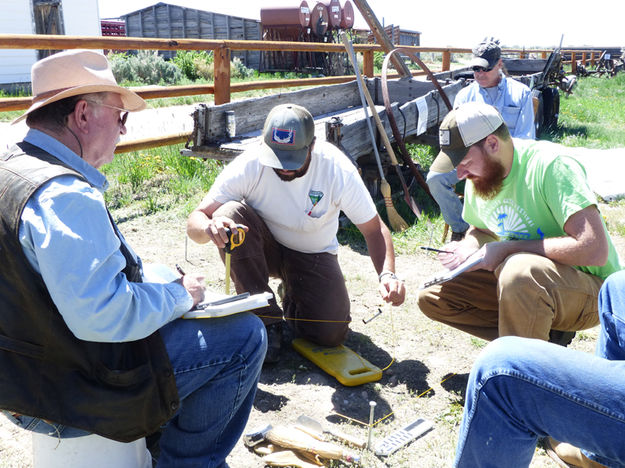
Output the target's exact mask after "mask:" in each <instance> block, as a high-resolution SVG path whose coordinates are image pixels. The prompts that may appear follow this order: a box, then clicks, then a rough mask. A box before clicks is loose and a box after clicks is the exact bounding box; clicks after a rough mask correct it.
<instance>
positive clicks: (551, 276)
mask: <svg viewBox="0 0 625 468" xmlns="http://www.w3.org/2000/svg"><path fill="white" fill-rule="evenodd" d="M602 283H603V280H602V279H601V278H599V277H597V276H594V275H591V274H588V273H583V272H581V271H579V270H577V269H575V268H573V267H570V266H567V265H562V264H559V263H555V262H553V261H551V260H549V259H548V258H546V257H543V256H541V255H534V254H528V253H519V254H514V255H511V256H509V257H508V258H506V260H505V261H504V262H502V263H501V265H499V267H497V269H496V270H495V271H494V272H489V271H486V270H477V271H472V272H469V273H463V274H461V275H460V276H458V277H456V278H454V279H453V280H451V281H448V282H446V283H442V284H439V285H436V286H432V287H430V288H427V289H424V290H423V291H421V292H420V293H419V307H420V309H421V311H422V312H423V313H424V314H425V315H427V316H428V317H430V318H431V319H433V320H436V321H439V322H442V323H445V324H447V325H451V326H452V327H455V328H458V329H460V330H462V331H465V332H467V333H471V334H472V335H475V336H478V337H480V338H484V339H486V340H494V339H495V338H497V337H499V336H506V335H515V336H522V337H527V338H539V339H542V340H548V339H549V330H551V329H554V330H560V331H577V330H583V329H586V328H592V327H594V326H595V325H597V324H598V323H599V315H598V310H597V298H598V295H599V289H600V287H601V284H602Z"/></svg>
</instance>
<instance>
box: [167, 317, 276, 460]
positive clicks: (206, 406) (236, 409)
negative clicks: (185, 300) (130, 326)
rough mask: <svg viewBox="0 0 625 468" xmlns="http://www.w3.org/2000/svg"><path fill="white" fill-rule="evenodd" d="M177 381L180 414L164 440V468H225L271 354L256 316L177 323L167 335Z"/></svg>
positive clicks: (174, 323) (169, 328) (172, 422)
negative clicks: (264, 366)
mask: <svg viewBox="0 0 625 468" xmlns="http://www.w3.org/2000/svg"><path fill="white" fill-rule="evenodd" d="M161 335H162V336H163V340H164V342H165V346H166V348H167V352H168V354H169V357H170V360H171V365H172V367H173V370H174V375H175V377H176V385H177V387H178V395H179V397H180V410H179V411H178V413H176V415H175V416H174V417H173V418H172V419H171V420H170V421H169V422H168V423H167V425H166V426H165V427H164V429H163V433H162V435H161V439H160V449H161V450H160V456H159V459H158V465H157V466H158V467H159V468H164V467H167V468H169V467H172V468H173V467H176V468H186V467H197V466H202V467H224V466H227V464H226V462H225V459H226V457H227V456H228V454H229V453H230V451H231V450H232V448H233V447H234V445H235V444H236V442H237V441H238V440H239V437H240V436H241V433H242V432H243V429H244V428H245V425H246V423H247V420H248V417H249V413H250V410H251V409H252V403H253V402H254V397H255V395H256V384H257V383H258V378H259V376H260V371H261V367H262V364H263V360H264V358H265V352H266V350H267V335H266V332H265V327H264V326H263V324H262V322H261V321H260V319H259V318H258V317H256V316H255V315H253V314H251V313H242V314H234V315H230V316H227V317H223V318H217V319H198V320H182V319H181V320H175V321H174V322H171V323H169V324H168V325H166V326H164V327H163V328H162V329H161Z"/></svg>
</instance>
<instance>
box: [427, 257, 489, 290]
mask: <svg viewBox="0 0 625 468" xmlns="http://www.w3.org/2000/svg"><path fill="white" fill-rule="evenodd" d="M483 258H484V256H483V255H471V256H470V257H469V258H467V259H466V260H465V261H464V262H462V263H461V264H460V265H458V266H457V267H456V268H454V269H453V270H445V271H442V272H440V273H437V274H435V275H434V276H432V277H430V278H429V279H427V280H426V281H424V282H423V284H422V285H421V286H420V287H419V289H425V288H429V287H430V286H434V285H435V284H441V283H444V282H445V281H449V280H450V279H453V278H455V277H456V276H458V275H459V274H461V273H464V272H465V271H467V270H468V269H469V268H471V267H472V266H475V265H477V264H478V263H480V262H481V261H482V259H483Z"/></svg>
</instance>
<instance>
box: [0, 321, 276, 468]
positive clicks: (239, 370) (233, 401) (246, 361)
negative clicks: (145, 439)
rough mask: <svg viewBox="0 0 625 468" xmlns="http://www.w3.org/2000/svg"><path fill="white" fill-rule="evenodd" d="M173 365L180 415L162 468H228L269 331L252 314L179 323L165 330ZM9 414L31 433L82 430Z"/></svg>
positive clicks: (170, 426)
mask: <svg viewBox="0 0 625 468" xmlns="http://www.w3.org/2000/svg"><path fill="white" fill-rule="evenodd" d="M160 332H161V336H162V337H163V341H164V343H165V347H166V348H167V352H168V354H169V358H170V361H171V365H172V368H173V370H174V375H175V378H176V386H177V388H178V395H179V397H180V409H179V410H178V412H177V413H176V415H175V416H174V417H173V418H172V419H171V420H170V421H168V423H167V424H166V425H165V426H164V428H163V432H162V435H161V438H160V446H161V451H160V456H159V459H158V467H159V468H163V467H176V468H178V467H179V468H185V467H198V466H201V467H225V466H227V465H226V461H225V460H226V457H227V456H228V454H229V453H230V451H231V450H232V448H233V447H234V445H235V444H236V442H237V441H238V440H239V437H240V436H241V433H242V432H243V429H244V428H245V424H246V423H247V419H248V416H249V413H250V410H251V408H252V403H253V402H254V396H255V394H256V384H257V382H258V378H259V376H260V371H261V367H262V364H263V360H264V358H265V351H266V350H267V335H266V332H265V327H264V326H263V324H262V322H261V321H260V319H259V318H258V317H256V316H255V315H253V314H251V313H242V314H234V315H230V316H227V317H223V318H217V319H197V320H183V319H179V320H175V321H173V322H170V323H169V324H167V325H165V326H164V327H163V328H161V330H160ZM5 414H6V415H7V416H8V417H9V418H10V419H11V420H12V421H13V422H14V423H16V424H18V425H19V426H21V427H23V428H24V429H26V430H30V431H33V432H39V433H44V434H48V435H50V436H58V437H61V438H71V437H81V436H84V435H88V434H89V433H88V432H85V431H83V430H80V429H76V428H72V427H67V426H63V425H60V424H53V423H47V422H45V421H42V420H41V419H38V418H32V417H28V416H17V417H13V416H12V415H10V414H9V412H5Z"/></svg>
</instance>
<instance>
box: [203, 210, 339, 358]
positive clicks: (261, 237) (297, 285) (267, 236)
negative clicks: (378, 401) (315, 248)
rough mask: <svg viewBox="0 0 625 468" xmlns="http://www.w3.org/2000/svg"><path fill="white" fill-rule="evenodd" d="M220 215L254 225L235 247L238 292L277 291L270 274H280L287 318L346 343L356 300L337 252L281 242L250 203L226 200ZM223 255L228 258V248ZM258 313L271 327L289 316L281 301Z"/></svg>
mask: <svg viewBox="0 0 625 468" xmlns="http://www.w3.org/2000/svg"><path fill="white" fill-rule="evenodd" d="M215 216H226V217H228V218H230V219H232V220H233V221H235V222H236V223H239V224H245V225H246V226H248V227H249V231H248V232H247V233H246V235H245V241H244V242H243V244H241V245H240V246H239V247H236V248H235V249H233V250H232V257H231V261H230V263H231V267H230V276H231V278H232V281H233V282H234V286H235V288H236V291H237V293H242V292H246V291H248V292H249V293H250V294H257V293H261V292H263V291H268V292H271V293H274V292H273V291H272V290H271V288H270V287H269V277H274V278H280V279H281V280H282V284H283V287H284V298H283V300H282V305H283V308H284V317H285V318H286V320H287V323H288V325H289V326H290V327H291V328H292V329H293V330H294V331H295V334H296V335H297V336H299V337H303V338H306V339H308V340H310V341H312V342H314V343H317V344H320V345H324V346H337V345H339V344H341V343H343V341H345V338H346V337H347V332H348V330H349V322H350V321H351V318H350V304H349V297H348V294H347V288H346V286H345V279H344V278H343V273H342V272H341V268H340V266H339V263H338V259H337V256H336V255H333V254H329V253H318V254H306V253H302V252H298V251H295V250H292V249H289V248H287V247H285V246H283V245H281V244H279V243H278V242H276V240H275V239H274V237H273V235H272V234H271V232H270V231H269V228H267V225H266V224H265V222H264V221H263V220H262V219H261V218H260V216H258V215H257V214H256V212H254V210H252V209H251V208H250V207H249V206H247V205H246V204H244V203H239V202H228V203H225V204H224V205H222V206H220V207H219V208H218V209H217V210H215V213H214V214H213V217H215ZM220 255H221V258H222V260H223V258H224V251H223V250H221V251H220ZM274 294H275V293H274ZM254 312H255V313H256V315H258V316H260V318H261V320H262V321H263V322H264V323H265V325H270V324H272V323H276V322H279V321H281V320H282V317H283V313H282V310H281V309H280V307H279V306H278V304H277V303H276V300H275V299H272V300H271V301H270V305H269V306H268V307H264V308H262V309H257V310H255V311H254Z"/></svg>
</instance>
